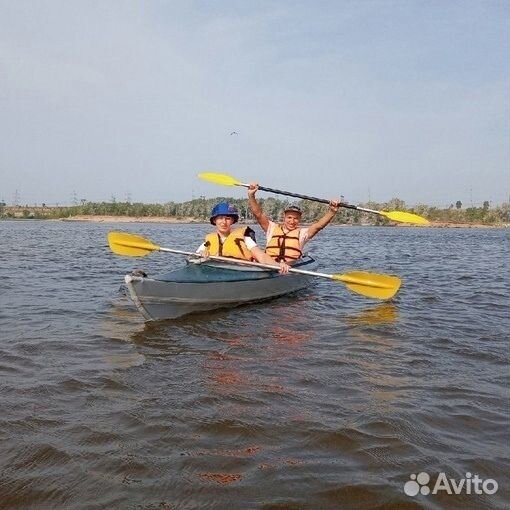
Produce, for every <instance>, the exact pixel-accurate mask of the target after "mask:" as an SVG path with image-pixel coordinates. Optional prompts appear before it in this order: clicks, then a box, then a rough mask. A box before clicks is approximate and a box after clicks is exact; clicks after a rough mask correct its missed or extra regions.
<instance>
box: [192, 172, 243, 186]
mask: <svg viewBox="0 0 510 510" xmlns="http://www.w3.org/2000/svg"><path fill="white" fill-rule="evenodd" d="M198 177H199V178H200V179H202V180H204V181H208V182H212V183H214V184H220V185H221V186H242V185H243V183H242V182H240V181H238V180H237V179H234V178H233V177H232V176H230V175H227V174H215V173H213V172H202V173H201V174H198Z"/></svg>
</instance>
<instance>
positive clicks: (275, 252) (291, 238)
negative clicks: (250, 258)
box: [266, 225, 303, 262]
mask: <svg viewBox="0 0 510 510" xmlns="http://www.w3.org/2000/svg"><path fill="white" fill-rule="evenodd" d="M299 231H300V229H299V228H295V229H294V230H291V231H290V232H287V233H285V232H284V231H283V228H282V226H281V225H275V227H274V229H273V235H272V237H271V239H269V241H268V243H267V246H266V253H267V254H268V255H269V256H270V257H272V258H274V259H275V260H276V262H280V261H282V260H284V261H285V262H289V261H293V260H297V259H299V258H301V256H302V255H303V252H302V251H301V247H300V246H299Z"/></svg>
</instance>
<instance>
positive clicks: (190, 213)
mask: <svg viewBox="0 0 510 510" xmlns="http://www.w3.org/2000/svg"><path fill="white" fill-rule="evenodd" d="M223 201H224V202H229V203H231V204H233V205H235V206H236V207H237V209H238V210H239V212H240V215H241V218H242V219H244V220H248V221H249V220H252V219H253V217H252V215H251V212H250V209H249V206H248V200H247V199H245V198H231V197H216V198H208V199H206V198H204V197H201V198H197V199H194V200H190V201H187V202H181V203H177V202H168V203H166V204H145V203H140V202H135V203H131V202H116V201H112V202H82V203H81V204H80V205H73V206H69V207H46V206H44V205H43V206H41V207H32V208H31V207H28V206H25V207H18V208H17V209H18V210H21V214H19V212H18V213H16V212H15V211H13V208H12V207H10V208H7V207H6V206H5V205H4V204H2V205H1V206H0V217H20V216H21V217H24V218H36V219H58V218H69V217H73V216H82V215H87V216H133V217H171V218H176V219H178V220H184V219H189V220H194V221H197V222H198V221H207V220H208V218H209V214H210V211H211V209H212V207H213V206H214V205H215V204H216V203H218V202H223ZM259 202H260V204H261V205H262V208H263V210H264V212H265V213H266V214H267V216H268V217H270V218H273V219H278V218H280V217H281V215H282V213H283V211H284V209H285V207H287V206H288V205H289V204H290V203H293V204H295V205H298V206H299V207H301V209H302V210H303V218H304V220H305V221H306V222H307V223H309V222H313V221H315V220H317V219H319V218H320V217H321V216H322V215H323V214H324V212H325V211H326V206H325V205H324V204H320V203H317V202H311V201H307V200H301V201H297V202H289V201H288V200H280V199H277V198H272V197H270V198H265V199H260V200H259ZM356 205H359V206H361V207H364V208H368V209H374V210H379V211H393V210H398V211H408V212H412V213H415V214H418V215H420V216H423V217H425V218H427V219H428V220H430V221H432V222H445V223H482V224H487V225H492V224H502V223H503V224H507V223H510V204H508V203H504V204H501V205H498V206H496V207H490V204H489V202H488V201H486V202H484V204H483V206H482V207H467V208H463V207H462V204H461V202H460V201H457V202H456V204H455V205H454V204H451V205H450V206H449V207H448V208H439V207H434V206H428V205H417V206H414V207H407V206H406V204H405V202H404V201H403V200H400V199H398V198H394V199H392V200H390V201H389V202H385V203H377V202H367V203H364V204H356ZM333 223H336V224H350V225H385V224H388V223H390V222H389V221H388V220H387V219H386V218H384V217H381V216H379V215H374V214H368V213H362V212H360V211H355V210H351V209H342V208H341V209H340V210H339V212H338V214H337V215H336V217H335V218H334V220H333Z"/></svg>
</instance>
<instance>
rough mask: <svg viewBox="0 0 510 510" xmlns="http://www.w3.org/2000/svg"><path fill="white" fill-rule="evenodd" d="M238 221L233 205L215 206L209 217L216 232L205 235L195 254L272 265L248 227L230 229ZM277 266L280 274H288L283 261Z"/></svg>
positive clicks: (286, 265)
mask: <svg viewBox="0 0 510 510" xmlns="http://www.w3.org/2000/svg"><path fill="white" fill-rule="evenodd" d="M238 220H239V213H238V211H237V209H236V208H235V207H234V206H233V205H230V204H228V203H226V202H220V203H219V204H216V205H215V206H214V207H213V210H212V212H211V217H210V222H211V224H212V225H215V227H216V231H215V232H211V233H210V234H207V236H206V237H205V241H204V242H203V243H202V244H201V245H200V246H199V247H198V249H197V253H199V254H200V255H201V256H203V257H208V256H210V255H213V256H220V257H232V258H236V259H241V260H248V261H252V260H255V261H257V262H260V263H262V264H271V265H274V264H275V260H274V259H273V258H271V257H270V256H269V255H268V254H267V253H265V252H264V250H262V249H261V248H259V247H258V246H257V243H256V241H255V232H254V231H253V230H252V229H251V228H250V227H238V228H236V229H234V230H233V229H232V225H233V224H234V223H237V221H238ZM279 265H280V273H281V274H287V273H288V272H289V266H288V264H287V263H286V262H285V261H283V260H282V261H279Z"/></svg>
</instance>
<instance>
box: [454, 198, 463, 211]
mask: <svg viewBox="0 0 510 510" xmlns="http://www.w3.org/2000/svg"><path fill="white" fill-rule="evenodd" d="M455 207H456V208H457V209H462V202H461V201H460V200H457V202H455Z"/></svg>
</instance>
